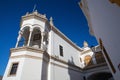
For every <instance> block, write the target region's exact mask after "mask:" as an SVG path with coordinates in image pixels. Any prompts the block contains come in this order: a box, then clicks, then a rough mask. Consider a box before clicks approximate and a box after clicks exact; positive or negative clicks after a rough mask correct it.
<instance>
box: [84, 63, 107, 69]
mask: <svg viewBox="0 0 120 80" xmlns="http://www.w3.org/2000/svg"><path fill="white" fill-rule="evenodd" d="M102 66H107V63H106V62H104V63H100V64H94V65H90V66H87V67H85V68H83V70H89V69H93V68H97V67H102Z"/></svg>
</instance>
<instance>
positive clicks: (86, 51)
mask: <svg viewBox="0 0 120 80" xmlns="http://www.w3.org/2000/svg"><path fill="white" fill-rule="evenodd" d="M88 52H92V50H91V49H89V50H85V51H82V52H81V54H84V53H88Z"/></svg>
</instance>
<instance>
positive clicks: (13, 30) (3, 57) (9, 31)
mask: <svg viewBox="0 0 120 80" xmlns="http://www.w3.org/2000/svg"><path fill="white" fill-rule="evenodd" d="M78 1H79V0H0V10H1V11H0V28H1V29H0V75H3V74H4V71H5V68H6V65H7V62H8V59H9V54H10V48H14V47H15V44H16V40H17V36H18V31H19V29H20V19H21V16H22V15H25V14H26V12H32V10H33V7H34V5H35V4H36V5H37V7H36V9H37V10H38V12H39V13H41V14H46V16H47V18H48V19H49V18H50V17H51V16H52V17H53V20H54V25H55V26H56V27H57V28H58V29H59V30H60V31H61V32H63V33H64V34H65V35H66V36H67V37H68V38H69V39H71V40H72V41H73V42H74V43H76V44H77V45H78V46H80V47H82V46H83V42H84V41H87V42H88V43H89V46H92V45H93V46H95V45H97V41H96V39H95V38H94V37H93V36H91V35H90V34H89V30H88V25H87V21H86V19H85V17H84V15H83V13H82V11H81V9H80V8H79V5H78Z"/></svg>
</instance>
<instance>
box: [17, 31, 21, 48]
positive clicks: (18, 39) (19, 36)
mask: <svg viewBox="0 0 120 80" xmlns="http://www.w3.org/2000/svg"><path fill="white" fill-rule="evenodd" d="M18 34H19V35H18V38H17V42H16V46H15V48H17V47H18V44H19V41H20V39H21V37H22V32H21V31H19V33H18Z"/></svg>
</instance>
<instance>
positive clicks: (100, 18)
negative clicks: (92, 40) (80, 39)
mask: <svg viewBox="0 0 120 80" xmlns="http://www.w3.org/2000/svg"><path fill="white" fill-rule="evenodd" d="M79 4H80V7H81V9H82V11H83V13H84V14H85V16H86V19H87V21H88V25H89V29H90V33H91V34H92V35H94V36H95V37H96V39H97V41H98V42H99V44H100V46H101V49H102V51H103V53H104V57H105V59H106V61H107V64H108V66H109V68H110V70H111V72H112V74H113V76H114V78H115V80H119V79H120V58H119V56H120V54H119V50H120V46H119V45H118V44H119V41H120V37H119V33H120V27H119V26H120V0H81V2H80V3H79Z"/></svg>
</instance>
